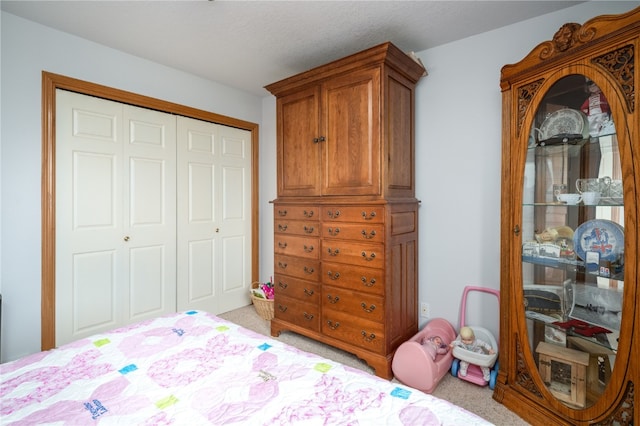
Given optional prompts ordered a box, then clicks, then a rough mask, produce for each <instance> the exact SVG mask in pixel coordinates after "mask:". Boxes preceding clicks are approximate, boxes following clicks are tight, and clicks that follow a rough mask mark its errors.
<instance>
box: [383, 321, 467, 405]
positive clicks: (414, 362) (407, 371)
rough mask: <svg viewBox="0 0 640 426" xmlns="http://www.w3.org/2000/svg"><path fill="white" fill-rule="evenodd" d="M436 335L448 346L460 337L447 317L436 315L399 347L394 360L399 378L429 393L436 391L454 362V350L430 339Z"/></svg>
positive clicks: (406, 383)
mask: <svg viewBox="0 0 640 426" xmlns="http://www.w3.org/2000/svg"><path fill="white" fill-rule="evenodd" d="M433 337H439V338H440V340H441V341H442V344H444V345H445V346H448V345H449V344H450V343H451V342H452V341H453V340H454V339H455V338H456V331H455V329H454V328H453V326H452V325H451V324H450V323H449V322H448V321H447V320H445V319H442V318H434V319H433V320H431V321H429V323H427V325H425V326H424V328H423V329H422V330H420V331H419V332H418V333H416V334H415V335H414V336H413V337H412V338H411V339H409V340H407V341H406V342H404V343H403V344H401V345H400V346H399V347H398V349H397V350H396V353H395V355H394V357H393V361H392V363H391V369H392V370H393V374H394V375H395V377H396V379H398V380H399V381H400V382H402V383H404V384H405V385H407V386H411V387H412V388H415V389H418V390H421V391H423V392H425V393H431V392H433V391H434V389H435V388H436V386H437V385H438V383H439V382H440V380H442V378H443V377H444V376H445V374H447V373H448V372H449V370H450V369H451V363H452V362H453V356H452V354H451V351H450V350H448V349H444V350H443V349H442V348H441V347H440V346H439V345H438V344H437V343H436V346H435V347H434V346H433V345H434V340H435V339H433V340H431V341H430V340H429V339H430V338H433ZM442 352H444V353H442Z"/></svg>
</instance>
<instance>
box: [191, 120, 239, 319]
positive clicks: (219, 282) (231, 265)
mask: <svg viewBox="0 0 640 426" xmlns="http://www.w3.org/2000/svg"><path fill="white" fill-rule="evenodd" d="M251 231H252V230H251V132H249V131H246V130H240V129H236V128H232V127H227V126H221V125H217V124H213V123H208V122H204V121H200V120H195V119H191V118H186V117H178V310H184V309H202V310H206V311H209V312H212V313H220V312H226V311H228V310H231V309H236V308H239V307H242V306H246V305H247V304H248V302H249V288H250V284H251Z"/></svg>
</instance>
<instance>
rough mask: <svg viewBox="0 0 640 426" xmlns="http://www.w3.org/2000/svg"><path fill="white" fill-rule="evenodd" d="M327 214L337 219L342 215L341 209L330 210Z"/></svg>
mask: <svg viewBox="0 0 640 426" xmlns="http://www.w3.org/2000/svg"><path fill="white" fill-rule="evenodd" d="M327 214H328V215H329V217H330V218H331V219H337V218H338V217H339V216H340V210H336V211H333V210H329V211H328V212H327Z"/></svg>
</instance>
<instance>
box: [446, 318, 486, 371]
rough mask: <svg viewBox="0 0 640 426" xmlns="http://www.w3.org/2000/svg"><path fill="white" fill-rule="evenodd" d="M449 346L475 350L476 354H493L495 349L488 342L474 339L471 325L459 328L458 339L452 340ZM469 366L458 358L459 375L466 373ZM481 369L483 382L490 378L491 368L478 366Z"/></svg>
mask: <svg viewBox="0 0 640 426" xmlns="http://www.w3.org/2000/svg"><path fill="white" fill-rule="evenodd" d="M449 346H451V347H454V346H458V347H460V348H462V349H465V350H468V351H470V352H475V353H478V354H494V353H495V351H494V350H493V348H492V347H491V345H490V344H488V343H487V342H484V341H482V340H480V339H476V335H475V333H474V332H473V330H472V329H471V327H462V328H461V329H460V340H454V341H453V342H451V344H450V345H449ZM468 367H469V362H467V361H462V360H460V371H459V374H460V375H461V376H466V375H467V368H468ZM480 369H481V370H482V378H483V379H484V381H485V382H488V381H489V379H490V378H491V370H490V369H489V367H480Z"/></svg>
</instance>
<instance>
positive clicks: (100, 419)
mask: <svg viewBox="0 0 640 426" xmlns="http://www.w3.org/2000/svg"><path fill="white" fill-rule="evenodd" d="M0 376H1V386H0V417H1V418H2V424H3V425H18V424H19V425H28V424H46V423H49V424H58V425H78V424H82V425H86V424H93V423H100V424H105V425H108V424H121V425H125V424H126V425H130V424H136V425H168V424H174V425H186V424H189V425H200V424H214V425H222V424H224V425H233V424H242V425H263V424H269V425H284V424H286V425H289V424H305V425H314V424H318V425H320V424H331V425H333V424H336V425H347V424H349V425H355V424H361V425H368V424H385V425H412V426H413V425H486V424H490V423H488V422H486V421H485V420H483V419H482V418H480V417H478V416H476V415H474V414H472V413H470V412H468V411H466V410H464V409H462V408H460V407H457V406H456V405H454V404H452V403H450V402H447V401H445V400H442V399H438V398H436V397H433V396H431V395H428V394H425V393H422V392H420V391H418V390H415V389H412V388H410V387H407V386H403V385H401V384H398V383H394V382H390V381H386V380H383V379H380V378H377V377H375V376H372V375H370V374H368V373H366V372H363V371H360V370H357V369H353V368H350V367H347V366H344V365H342V364H339V363H337V362H334V361H331V360H329V359H325V358H321V357H319V356H317V355H314V354H310V353H306V352H303V351H301V350H298V349H296V348H294V347H292V346H289V345H287V344H284V343H282V342H280V341H278V340H275V339H273V338H270V337H267V336H263V335H261V334H258V333H255V332H253V331H250V330H247V329H245V328H243V327H241V326H238V325H236V324H234V323H231V322H229V321H226V320H223V319H221V318H218V317H216V316H214V315H211V314H209V313H206V312H203V311H188V312H182V313H177V314H172V315H168V316H163V317H159V318H156V319H153V320H148V321H144V322H140V323H136V324H133V325H130V326H127V327H123V328H118V329H115V330H113V331H111V332H108V333H103V334H97V335H94V336H92V337H90V338H86V339H81V340H79V341H77V342H73V343H70V344H67V345H64V346H61V347H59V348H57V349H54V350H51V351H47V352H40V353H36V354H33V355H30V356H27V357H25V358H22V359H19V360H16V361H12V362H8V363H5V364H2V365H0Z"/></svg>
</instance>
